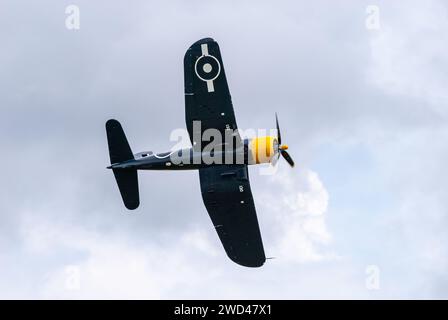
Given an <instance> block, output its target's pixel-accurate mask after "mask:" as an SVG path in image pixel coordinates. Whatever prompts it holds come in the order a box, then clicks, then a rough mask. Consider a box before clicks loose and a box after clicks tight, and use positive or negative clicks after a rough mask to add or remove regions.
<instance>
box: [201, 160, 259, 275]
mask: <svg viewBox="0 0 448 320" xmlns="http://www.w3.org/2000/svg"><path fill="white" fill-rule="evenodd" d="M199 176H200V181H201V192H202V198H203V200H204V204H205V206H206V208H207V211H208V213H209V215H210V218H211V220H212V222H213V225H214V226H215V229H216V231H217V233H218V236H219V238H220V240H221V242H222V245H223V246H224V249H225V251H226V253H227V255H228V256H229V258H230V259H232V260H233V261H234V262H236V263H238V264H240V265H243V266H246V267H260V266H262V265H263V264H264V262H265V261H266V257H265V254H264V249H263V242H262V239H261V234H260V228H259V225H258V220H257V214H256V211H255V205H254V200H253V198H252V192H251V189H250V184H249V177H248V171H247V166H246V165H232V166H227V165H221V166H212V167H208V168H203V169H200V170H199Z"/></svg>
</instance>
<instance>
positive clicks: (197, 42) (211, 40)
mask: <svg viewBox="0 0 448 320" xmlns="http://www.w3.org/2000/svg"><path fill="white" fill-rule="evenodd" d="M209 42H215V40H214V39H213V38H210V37H208V38H202V39H200V40H198V41H196V42H195V43H193V44H192V45H191V46H190V48H191V47H194V46H196V45H200V44H204V43H209Z"/></svg>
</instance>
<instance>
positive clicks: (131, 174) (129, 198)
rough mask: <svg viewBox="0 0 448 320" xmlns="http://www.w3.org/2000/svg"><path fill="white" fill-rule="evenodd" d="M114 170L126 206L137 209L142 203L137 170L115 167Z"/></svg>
mask: <svg viewBox="0 0 448 320" xmlns="http://www.w3.org/2000/svg"><path fill="white" fill-rule="evenodd" d="M113 172H114V176H115V180H117V184H118V188H119V189H120V193H121V197H122V198H123V202H124V205H125V207H126V208H128V209H129V210H134V209H137V208H138V206H139V204H140V199H139V193H138V175H137V170H135V169H130V170H128V169H113Z"/></svg>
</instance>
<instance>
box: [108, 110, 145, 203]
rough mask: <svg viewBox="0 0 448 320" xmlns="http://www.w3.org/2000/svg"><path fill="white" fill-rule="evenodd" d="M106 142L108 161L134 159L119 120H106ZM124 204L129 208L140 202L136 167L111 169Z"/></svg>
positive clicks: (117, 161) (112, 162)
mask: <svg viewBox="0 0 448 320" xmlns="http://www.w3.org/2000/svg"><path fill="white" fill-rule="evenodd" d="M106 132H107V142H108V144H109V156H110V163H111V164H115V163H120V162H124V161H127V160H132V159H134V155H133V154H132V150H131V147H129V143H128V140H127V139H126V135H125V134H124V131H123V128H122V127H121V124H120V122H118V121H117V120H113V119H111V120H109V121H107V122H106ZM112 171H113V172H114V176H115V180H116V181H117V184H118V188H119V189H120V193H121V197H122V198H123V202H124V205H125V206H126V208H128V209H129V210H134V209H136V208H138V206H139V204H140V199H139V193H138V176H137V170H136V169H112Z"/></svg>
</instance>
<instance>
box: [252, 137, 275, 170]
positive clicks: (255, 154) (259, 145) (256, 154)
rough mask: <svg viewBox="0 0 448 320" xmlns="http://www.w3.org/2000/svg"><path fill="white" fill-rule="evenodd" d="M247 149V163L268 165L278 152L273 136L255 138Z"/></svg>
mask: <svg viewBox="0 0 448 320" xmlns="http://www.w3.org/2000/svg"><path fill="white" fill-rule="evenodd" d="M248 147H249V150H248V151H249V152H248V157H249V163H254V164H255V163H257V164H258V163H269V162H270V161H271V159H272V157H273V156H274V155H275V153H276V152H277V151H278V140H277V137H274V136H264V137H255V138H253V139H251V140H250V141H249V144H248Z"/></svg>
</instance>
